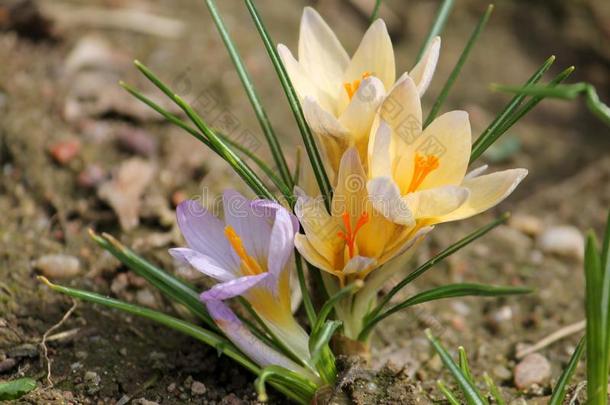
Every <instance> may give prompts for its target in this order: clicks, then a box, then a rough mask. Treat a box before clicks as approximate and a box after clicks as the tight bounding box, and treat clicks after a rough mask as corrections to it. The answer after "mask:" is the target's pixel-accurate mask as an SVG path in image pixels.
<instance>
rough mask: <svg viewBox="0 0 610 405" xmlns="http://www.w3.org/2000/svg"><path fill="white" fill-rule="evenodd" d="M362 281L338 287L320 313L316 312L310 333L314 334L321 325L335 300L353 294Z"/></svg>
mask: <svg viewBox="0 0 610 405" xmlns="http://www.w3.org/2000/svg"><path fill="white" fill-rule="evenodd" d="M363 285H364V282H363V281H362V280H356V281H354V282H353V283H351V284H350V285H348V286H345V287H343V288H342V289H340V290H339V291H338V292H337V293H336V294H334V295H333V296H332V297H330V298H329V299H328V300H327V301H326V302H325V303H324V305H323V306H322V309H320V313H319V314H318V318H317V319H316V323H315V324H314V325H313V327H312V329H311V333H312V335H314V334H316V333H317V332H318V330H319V329H320V328H321V327H322V325H323V324H324V322H325V321H326V318H328V315H330V313H331V311H332V310H333V307H334V306H335V304H336V303H337V302H339V301H340V300H341V299H343V298H344V297H346V296H349V295H352V294H354V293H355V292H356V291H357V290H358V289H360V288H362V286H363Z"/></svg>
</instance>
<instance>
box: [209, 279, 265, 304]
mask: <svg viewBox="0 0 610 405" xmlns="http://www.w3.org/2000/svg"><path fill="white" fill-rule="evenodd" d="M269 275H270V274H269V273H263V274H257V275H256V276H244V277H239V278H236V279H234V280H230V281H227V282H225V283H220V284H216V285H215V286H214V287H212V288H210V289H209V290H207V291H204V292H203V293H201V295H200V296H199V298H201V300H202V301H204V302H207V301H210V300H212V301H218V300H226V299H229V298H233V297H237V296H238V295H242V294H243V293H245V292H246V291H248V290H249V289H250V288H252V287H254V286H255V285H257V284H259V283H260V282H262V281H263V280H264V279H265V278H267V277H269Z"/></svg>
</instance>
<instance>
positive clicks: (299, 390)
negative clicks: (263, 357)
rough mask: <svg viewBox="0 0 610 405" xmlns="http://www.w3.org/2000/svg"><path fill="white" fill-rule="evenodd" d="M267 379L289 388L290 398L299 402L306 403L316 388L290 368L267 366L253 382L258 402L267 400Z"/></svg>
mask: <svg viewBox="0 0 610 405" xmlns="http://www.w3.org/2000/svg"><path fill="white" fill-rule="evenodd" d="M267 380H269V381H274V382H275V383H276V384H280V385H281V386H282V387H285V389H286V390H289V391H290V393H291V395H289V397H290V398H292V399H293V400H295V401H296V402H297V403H300V404H308V403H309V402H310V401H311V399H312V398H313V396H314V395H315V392H316V389H317V388H318V387H317V386H316V385H315V384H314V383H313V382H311V381H309V380H307V379H305V378H303V377H301V376H300V375H299V374H297V373H295V372H294V371H292V370H288V369H287V368H284V367H281V366H274V365H272V366H267V367H265V368H263V369H262V370H261V371H260V373H259V374H258V378H257V379H256V381H255V382H254V387H255V388H256V392H257V394H258V400H259V401H260V402H267V400H268V396H267V390H266V388H265V384H266V383H267Z"/></svg>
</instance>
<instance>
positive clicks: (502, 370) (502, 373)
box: [492, 365, 512, 380]
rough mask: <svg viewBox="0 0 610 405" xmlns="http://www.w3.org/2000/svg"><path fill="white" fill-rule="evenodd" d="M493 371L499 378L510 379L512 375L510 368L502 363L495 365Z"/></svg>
mask: <svg viewBox="0 0 610 405" xmlns="http://www.w3.org/2000/svg"><path fill="white" fill-rule="evenodd" d="M492 372H493V374H494V376H495V377H496V378H498V379H499V380H508V379H509V378H510V377H511V375H512V374H511V372H510V370H509V369H507V368H506V367H504V366H501V365H498V366H495V367H494V368H493V370H492Z"/></svg>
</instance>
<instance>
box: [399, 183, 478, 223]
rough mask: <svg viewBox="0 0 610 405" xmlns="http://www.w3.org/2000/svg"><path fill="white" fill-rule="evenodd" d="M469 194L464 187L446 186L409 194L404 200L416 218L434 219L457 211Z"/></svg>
mask: <svg viewBox="0 0 610 405" xmlns="http://www.w3.org/2000/svg"><path fill="white" fill-rule="evenodd" d="M469 194H470V193H469V191H468V189H467V188H464V187H458V186H444V187H437V188H431V189H428V190H423V191H416V192H414V193H409V194H407V195H406V196H405V197H404V200H405V202H406V203H407V205H408V207H409V209H410V210H411V212H412V213H413V215H414V216H415V218H418V219H419V218H433V217H439V216H443V215H447V214H449V213H451V212H453V211H455V210H456V209H458V208H459V207H460V206H461V205H462V204H464V202H465V201H466V200H467V199H468V195H469Z"/></svg>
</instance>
